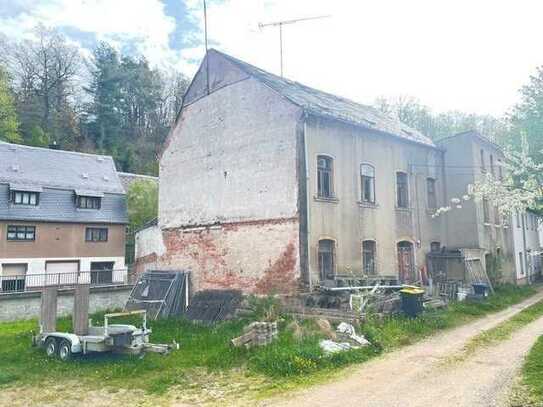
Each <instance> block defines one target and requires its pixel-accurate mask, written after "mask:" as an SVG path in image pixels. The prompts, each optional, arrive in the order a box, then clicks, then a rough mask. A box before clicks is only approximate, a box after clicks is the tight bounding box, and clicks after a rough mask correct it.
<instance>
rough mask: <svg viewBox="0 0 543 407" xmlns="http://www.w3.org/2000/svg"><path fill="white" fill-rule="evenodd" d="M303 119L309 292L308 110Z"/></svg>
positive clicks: (311, 288) (309, 190)
mask: <svg viewBox="0 0 543 407" xmlns="http://www.w3.org/2000/svg"><path fill="white" fill-rule="evenodd" d="M303 121H304V135H303V138H304V160H305V195H306V217H307V219H306V231H307V239H306V246H307V247H306V253H307V277H308V278H307V284H308V287H309V292H311V291H313V282H312V280H311V261H310V258H311V252H310V247H311V245H310V243H309V242H310V240H311V233H310V231H311V222H310V220H311V204H310V202H311V201H310V200H309V197H310V196H311V189H310V185H309V161H308V159H309V157H308V153H307V112H304V113H303Z"/></svg>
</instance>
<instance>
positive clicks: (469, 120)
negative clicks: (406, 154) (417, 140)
mask: <svg viewBox="0 0 543 407" xmlns="http://www.w3.org/2000/svg"><path fill="white" fill-rule="evenodd" d="M374 106H375V107H376V108H377V109H378V110H380V111H381V112H383V113H385V114H387V115H389V116H391V117H393V118H395V119H398V120H400V121H401V122H402V123H405V124H407V125H408V126H410V127H413V128H414V129H417V130H418V131H420V132H421V133H422V134H424V135H425V136H427V137H430V138H431V139H434V140H438V139H440V138H443V137H447V136H452V135H453V134H456V133H460V132H463V131H468V130H477V131H479V132H480V133H481V134H484V135H485V136H486V137H488V138H490V139H492V140H494V141H496V142H501V141H502V139H503V137H504V134H505V132H506V123H505V122H504V121H503V120H501V119H497V118H495V117H492V116H488V115H477V114H473V113H464V112H460V111H448V112H443V113H438V114H435V113H433V112H432V111H431V109H430V108H429V107H428V106H425V105H423V104H422V103H421V102H420V101H419V100H417V99H415V98H413V97H410V96H400V97H397V98H392V99H387V98H378V99H376V101H375V103H374Z"/></svg>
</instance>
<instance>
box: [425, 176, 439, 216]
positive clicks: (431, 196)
mask: <svg viewBox="0 0 543 407" xmlns="http://www.w3.org/2000/svg"><path fill="white" fill-rule="evenodd" d="M426 190H427V192H428V209H436V208H437V196H436V180H435V179H434V178H426Z"/></svg>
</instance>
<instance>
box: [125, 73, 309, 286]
mask: <svg viewBox="0 0 543 407" xmlns="http://www.w3.org/2000/svg"><path fill="white" fill-rule="evenodd" d="M210 69H211V75H210V78H211V90H212V92H211V93H210V94H209V95H206V94H205V92H204V93H203V94H202V92H201V87H202V84H204V83H205V81H204V80H203V79H202V77H201V75H202V74H203V73H202V72H200V73H198V75H197V77H196V78H195V80H194V82H193V90H192V91H191V92H192V93H191V94H194V95H197V96H195V97H191V98H189V99H188V100H189V101H190V102H192V103H190V104H188V105H186V106H184V108H183V110H182V113H181V117H180V118H179V120H178V122H177V124H176V127H175V129H174V130H173V132H172V134H171V135H170V137H169V140H168V143H167V148H166V150H165V151H164V154H163V156H162V159H161V162H160V198H159V224H158V227H157V228H155V229H153V228H150V229H146V230H144V231H142V232H140V233H139V234H138V237H137V241H136V245H137V249H136V251H137V255H136V257H137V258H138V259H137V261H136V265H135V270H136V272H138V273H139V272H142V271H143V270H146V269H150V268H168V269H189V270H191V272H192V275H191V283H192V288H193V290H201V289H207V288H229V289H232V288H238V289H241V290H243V291H245V292H254V293H269V292H274V291H277V292H286V291H291V290H293V289H296V288H297V286H298V279H299V278H300V259H299V257H300V256H299V252H300V251H299V217H298V213H299V212H298V176H297V172H298V171H299V168H298V166H297V161H296V157H297V142H298V141H297V128H298V129H299V118H300V115H301V112H300V110H299V109H298V108H297V107H295V106H293V105H292V104H290V103H288V102H286V101H285V100H284V99H283V98H281V97H280V96H278V95H277V94H276V93H275V92H273V91H272V90H270V89H269V88H268V87H266V86H265V85H263V84H262V83H260V82H258V81H255V80H254V79H251V78H246V75H245V76H243V75H241V74H239V73H236V72H235V71H236V68H235V67H232V66H230V65H229V64H211V65H210ZM196 90H198V91H196Z"/></svg>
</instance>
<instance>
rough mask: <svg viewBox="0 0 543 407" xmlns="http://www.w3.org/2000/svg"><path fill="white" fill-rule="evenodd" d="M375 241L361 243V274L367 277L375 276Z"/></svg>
mask: <svg viewBox="0 0 543 407" xmlns="http://www.w3.org/2000/svg"><path fill="white" fill-rule="evenodd" d="M375 246H376V245H375V241H374V240H364V241H363V242H362V272H363V273H364V274H367V275H370V276H372V275H375V274H376V267H375Z"/></svg>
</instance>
